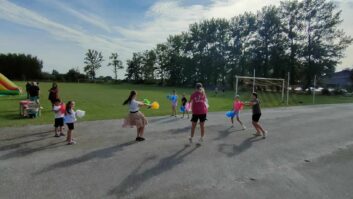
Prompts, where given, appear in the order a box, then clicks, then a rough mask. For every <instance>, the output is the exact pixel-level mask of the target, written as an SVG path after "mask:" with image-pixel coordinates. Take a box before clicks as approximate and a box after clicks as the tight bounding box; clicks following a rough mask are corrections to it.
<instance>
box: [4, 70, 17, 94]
mask: <svg viewBox="0 0 353 199" xmlns="http://www.w3.org/2000/svg"><path fill="white" fill-rule="evenodd" d="M20 93H21V89H20V87H18V86H16V84H14V83H13V82H12V81H10V80H9V79H7V78H6V77H5V76H4V75H3V74H1V73H0V96H1V95H19V94H20Z"/></svg>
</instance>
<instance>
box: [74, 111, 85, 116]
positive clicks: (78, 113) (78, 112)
mask: <svg viewBox="0 0 353 199" xmlns="http://www.w3.org/2000/svg"><path fill="white" fill-rule="evenodd" d="M85 115H86V111H82V110H77V111H76V116H77V117H79V118H82V117H84V116H85Z"/></svg>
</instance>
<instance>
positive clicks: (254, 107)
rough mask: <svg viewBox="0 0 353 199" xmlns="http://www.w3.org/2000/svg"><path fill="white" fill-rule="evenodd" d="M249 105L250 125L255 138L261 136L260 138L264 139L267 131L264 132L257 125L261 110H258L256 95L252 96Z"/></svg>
mask: <svg viewBox="0 0 353 199" xmlns="http://www.w3.org/2000/svg"><path fill="white" fill-rule="evenodd" d="M249 105H250V106H252V114H253V115H252V125H253V126H254V127H255V129H256V134H254V135H255V136H261V133H262V138H266V136H267V131H265V130H264V129H263V128H262V126H261V125H260V124H259V120H260V117H261V109H260V100H259V99H258V98H257V93H253V94H252V100H251V101H250V102H249Z"/></svg>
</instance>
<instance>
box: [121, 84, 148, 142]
mask: <svg viewBox="0 0 353 199" xmlns="http://www.w3.org/2000/svg"><path fill="white" fill-rule="evenodd" d="M136 97H137V92H136V91H131V92H130V95H129V97H128V98H127V99H126V100H125V101H124V103H123V105H129V110H130V113H129V116H128V117H127V118H126V119H125V120H124V124H123V127H124V128H126V127H128V126H130V127H133V126H136V128H137V136H136V141H138V142H140V141H144V140H145V138H144V137H143V133H144V130H145V126H146V125H147V120H146V118H145V116H144V115H143V113H141V112H140V111H139V109H140V107H141V106H148V105H146V104H145V103H143V102H140V101H137V100H136ZM148 107H150V106H148Z"/></svg>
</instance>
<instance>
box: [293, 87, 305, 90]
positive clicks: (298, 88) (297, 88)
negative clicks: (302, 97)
mask: <svg viewBox="0 0 353 199" xmlns="http://www.w3.org/2000/svg"><path fill="white" fill-rule="evenodd" d="M294 90H295V91H303V89H302V87H296V88H295V89H294Z"/></svg>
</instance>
